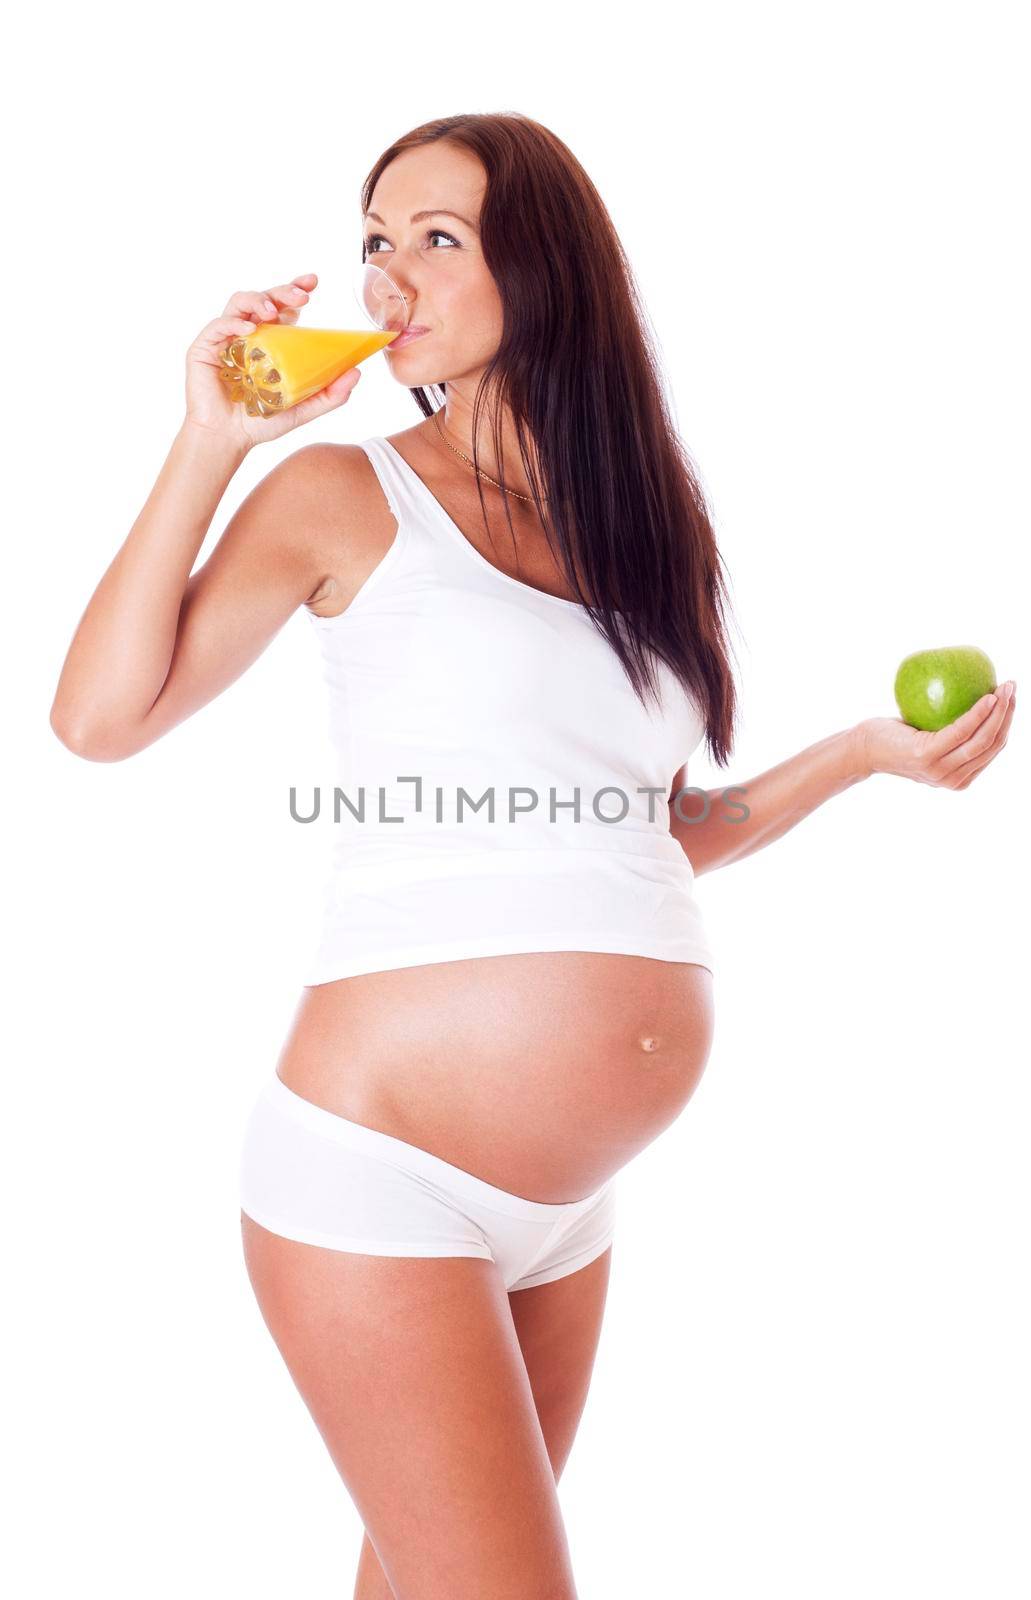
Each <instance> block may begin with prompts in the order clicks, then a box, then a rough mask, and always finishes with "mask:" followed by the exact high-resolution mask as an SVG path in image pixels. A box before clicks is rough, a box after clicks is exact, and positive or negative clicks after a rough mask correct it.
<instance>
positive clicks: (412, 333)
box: [386, 326, 430, 350]
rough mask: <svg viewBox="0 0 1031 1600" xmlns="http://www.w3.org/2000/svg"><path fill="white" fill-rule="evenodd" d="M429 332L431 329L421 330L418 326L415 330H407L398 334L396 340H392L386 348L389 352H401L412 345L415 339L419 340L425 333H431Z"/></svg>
mask: <svg viewBox="0 0 1031 1600" xmlns="http://www.w3.org/2000/svg"><path fill="white" fill-rule="evenodd" d="M429 331H430V330H429V328H420V327H418V326H415V327H414V328H406V329H405V331H404V333H400V334H398V336H397V338H396V339H391V341H390V343H389V344H388V345H387V346H386V348H387V350H400V349H402V348H403V347H404V346H405V345H407V344H411V342H412V340H413V339H419V338H421V337H422V335H423V334H424V333H429Z"/></svg>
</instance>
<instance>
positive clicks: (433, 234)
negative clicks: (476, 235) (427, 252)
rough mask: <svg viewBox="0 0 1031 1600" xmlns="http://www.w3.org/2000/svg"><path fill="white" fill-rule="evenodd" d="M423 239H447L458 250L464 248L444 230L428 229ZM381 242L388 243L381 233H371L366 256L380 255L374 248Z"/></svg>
mask: <svg viewBox="0 0 1031 1600" xmlns="http://www.w3.org/2000/svg"><path fill="white" fill-rule="evenodd" d="M423 238H424V239H446V240H447V241H448V243H449V244H453V245H454V246H455V247H456V248H457V249H459V250H460V249H461V248H462V247H461V245H460V244H459V243H458V240H457V239H455V238H454V237H453V236H452V235H451V234H450V233H445V232H444V229H443V228H427V230H426V232H425V233H424V234H423ZM380 242H382V243H383V244H386V243H387V241H386V239H384V238H383V235H382V234H381V233H370V235H369V237H368V238H367V239H366V241H365V250H366V254H368V255H378V254H379V252H378V251H377V250H375V249H374V248H373V247H374V246H375V245H376V244H377V243H380Z"/></svg>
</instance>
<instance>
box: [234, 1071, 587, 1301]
mask: <svg viewBox="0 0 1031 1600" xmlns="http://www.w3.org/2000/svg"><path fill="white" fill-rule="evenodd" d="M614 1183H615V1179H614V1178H610V1179H609V1180H608V1182H607V1183H605V1184H603V1185H602V1187H601V1188H600V1189H598V1190H596V1191H595V1193H594V1194H590V1195H586V1196H585V1197H584V1198H583V1199H581V1200H572V1201H568V1202H565V1203H558V1204H550V1203H548V1202H546V1201H541V1200H524V1199H523V1198H522V1196H521V1195H516V1194H509V1192H508V1190H507V1189H499V1188H497V1187H495V1185H494V1184H492V1183H487V1182H486V1181H485V1180H484V1179H483V1178H477V1177H475V1176H474V1175H473V1174H472V1173H471V1172H466V1171H465V1170H464V1168H462V1167H456V1166H453V1165H452V1164H451V1162H449V1161H444V1160H443V1159H442V1158H441V1157H440V1156H436V1155H433V1154H432V1152H431V1151H429V1150H423V1149H421V1148H420V1147H419V1146H418V1145H413V1144H408V1143H407V1141H406V1140H404V1139H395V1138H394V1137H393V1136H392V1135H391V1134H388V1133H381V1132H379V1130H378V1129H375V1128H367V1127H365V1126H364V1125H363V1124H362V1123H359V1122H351V1121H350V1120H349V1119H348V1118H347V1117H340V1116H337V1115H336V1113H335V1112H332V1111H326V1110H324V1109H323V1108H322V1107H321V1106H317V1105H314V1104H313V1103H312V1102H311V1101H310V1100H305V1099H304V1098H303V1097H302V1096H301V1095H298V1094H295V1093H294V1091H293V1090H292V1089H289V1088H288V1087H287V1085H286V1084H285V1083H284V1082H283V1081H282V1079H281V1078H280V1077H279V1076H278V1074H273V1076H272V1078H271V1080H270V1081H269V1082H267V1083H266V1084H265V1086H264V1087H263V1088H262V1090H261V1093H260V1094H259V1096H258V1099H257V1101H256V1102H255V1104H254V1106H253V1108H252V1110H251V1114H250V1117H249V1119H248V1122H247V1126H246V1131H245V1134H244V1140H243V1147H242V1150H241V1157H240V1204H241V1208H242V1209H243V1211H244V1212H245V1213H246V1214H247V1216H249V1217H250V1218H252V1220H253V1221H255V1222H257V1223H260V1224H261V1226H262V1227H263V1228H268V1229H269V1230H270V1232H272V1233H278V1234H281V1235H282V1236H283V1237H284V1238H286V1239H296V1240H298V1241H299V1242H300V1243H302V1244H315V1245H322V1246H323V1247H324V1248H326V1249H329V1250H345V1251H354V1252H357V1253H359V1254H362V1255H373V1256H480V1257H482V1258H483V1259H485V1260H488V1261H494V1262H496V1264H497V1266H498V1268H499V1270H500V1272H501V1274H502V1277H503V1279H504V1282H505V1287H506V1289H508V1290H509V1291H511V1290H514V1289H530V1288H534V1287H535V1286H536V1285H537V1284H541V1283H550V1282H551V1281H552V1280H553V1279H555V1278H562V1277H565V1275H566V1274H567V1273H570V1272H577V1271H579V1269H580V1268H581V1267H586V1266H587V1265H588V1264H589V1263H590V1262H592V1261H593V1260H594V1259H595V1258H596V1257H597V1256H600V1255H601V1254H602V1252H603V1251H604V1250H606V1249H607V1248H608V1246H609V1245H610V1244H611V1242H612V1235H613V1227H614V1207H615V1192H614Z"/></svg>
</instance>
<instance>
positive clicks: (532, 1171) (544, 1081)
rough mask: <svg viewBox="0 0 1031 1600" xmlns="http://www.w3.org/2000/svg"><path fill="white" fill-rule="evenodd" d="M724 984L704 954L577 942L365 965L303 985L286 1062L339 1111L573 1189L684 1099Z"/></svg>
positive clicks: (537, 1182)
mask: <svg viewBox="0 0 1031 1600" xmlns="http://www.w3.org/2000/svg"><path fill="white" fill-rule="evenodd" d="M712 985H713V980H712V974H711V973H710V972H709V970H708V969H707V968H706V967H702V966H698V965H696V964H694V963H688V962H676V961H656V960H653V959H652V958H650V957H646V956H629V955H610V954H607V953H598V952H593V951H591V952H588V951H579V950H570V951H546V952H535V953H531V954H525V955H501V956H483V957H477V958H475V959H472V960H465V961H443V962H434V963H432V964H430V965H427V966H421V967H404V968H399V969H395V970H391V971H386V972H369V973H361V974H359V975H357V976H354V977H348V978H341V979H339V980H337V981H336V982H333V983H326V984H319V985H318V986H316V987H312V988H307V989H305V990H304V992H303V995H302V998H301V1002H300V1004H299V1006H298V1009H297V1012H296V1014H295V1016H294V1019H293V1023H292V1026H291V1029H290V1033H289V1035H288V1037H287V1040H286V1042H285V1044H284V1046H283V1050H282V1052H281V1054H280V1057H279V1061H278V1063H277V1066H276V1071H277V1073H278V1075H279V1077H280V1078H281V1079H282V1080H283V1082H284V1083H285V1084H286V1085H287V1086H288V1088H290V1089H293V1090H294V1092H295V1093H296V1094H299V1095H302V1096H303V1097H304V1098H305V1099H306V1100H311V1101H312V1102H313V1103H314V1104H315V1105H319V1106H322V1107H324V1109H326V1110H327V1111H333V1112H335V1113H336V1114H337V1115H338V1116H343V1117H349V1118H350V1119H351V1121H353V1122H360V1123H363V1124H364V1125H365V1126H366V1127H370V1128H376V1129H378V1130H379V1131H380V1132H381V1133H389V1134H391V1135H393V1137H394V1138H396V1139H404V1140H406V1141H407V1142H408V1143H409V1144H414V1145H418V1146H420V1148H422V1149H423V1150H429V1151H431V1152H432V1153H433V1154H434V1155H437V1156H440V1157H441V1158H442V1159H443V1160H445V1161H450V1162H451V1163H452V1164H453V1165H454V1166H457V1167H462V1168H464V1169H465V1171H467V1172H472V1173H474V1174H475V1175H476V1176H477V1177H479V1178H483V1179H484V1180H485V1181H486V1182H488V1183H493V1184H496V1185H497V1186H498V1187H499V1188H502V1189H507V1190H509V1191H510V1193H512V1194H518V1195H522V1196H523V1197H524V1198H526V1199H529V1200H539V1201H545V1202H548V1203H564V1202H566V1201H570V1200H579V1199H582V1198H583V1197H584V1196H585V1195H588V1194H591V1193H593V1192H594V1190H596V1189H598V1188H600V1186H601V1185H602V1184H603V1183H604V1182H605V1181H606V1179H607V1178H609V1177H611V1176H612V1174H613V1173H615V1172H618V1171H619V1169H620V1168H621V1167H623V1166H625V1165H626V1163H627V1162H628V1161H629V1160H630V1159H631V1157H632V1156H634V1155H636V1154H637V1152H638V1151H639V1150H641V1149H642V1148H643V1147H644V1146H645V1145H647V1144H649V1143H650V1142H651V1140H652V1139H654V1138H655V1137H656V1135H657V1134H659V1133H661V1131H662V1130H663V1129H664V1128H665V1127H667V1126H668V1125H669V1123H670V1122H672V1121H673V1120H674V1119H675V1118H676V1116H677V1115H678V1113H679V1112H680V1111H681V1110H682V1109H683V1107H684V1106H685V1105H686V1103H687V1101H688V1100H689V1099H690V1097H691V1095H692V1093H693V1092H694V1089H695V1086H696V1084H697V1083H698V1080H699V1079H700V1077H701V1075H702V1072H703V1071H704V1068H705V1063H706V1061H707V1059H708V1056H709V1051H710V1048H711V1045H712V1038H713V1029H714V1007H713V993H712Z"/></svg>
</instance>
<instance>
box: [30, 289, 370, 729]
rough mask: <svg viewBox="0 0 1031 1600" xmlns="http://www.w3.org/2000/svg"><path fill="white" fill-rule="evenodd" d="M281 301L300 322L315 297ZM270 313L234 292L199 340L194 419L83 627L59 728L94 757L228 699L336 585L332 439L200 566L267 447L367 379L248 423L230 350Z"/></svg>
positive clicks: (280, 482)
mask: <svg viewBox="0 0 1031 1600" xmlns="http://www.w3.org/2000/svg"><path fill="white" fill-rule="evenodd" d="M310 276H311V277H312V278H313V276H314V275H310ZM298 286H299V287H298ZM269 294H270V295H272V296H274V297H275V299H276V302H277V304H278V305H279V306H282V307H283V310H282V312H281V314H280V320H282V321H286V322H289V321H291V320H296V316H297V309H296V308H297V306H298V302H299V300H300V301H301V303H303V299H306V298H307V294H308V290H307V289H306V288H304V286H303V281H302V280H295V284H287V285H283V286H282V287H281V288H280V289H279V290H270V291H269ZM302 297H303V298H302ZM266 304H267V302H266V300H265V297H264V296H262V295H259V294H257V293H254V294H251V293H250V292H241V293H239V294H237V295H234V296H233V297H232V299H231V300H230V302H229V305H228V306H227V308H226V314H224V315H223V317H222V318H220V319H217V320H216V321H215V322H212V323H209V324H208V327H207V328H206V329H205V330H204V332H203V333H202V334H201V335H199V336H198V339H197V340H196V341H195V342H194V344H193V345H192V346H191V348H190V357H189V358H188V367H187V416H186V419H185V421H184V422H183V425H182V427H181V428H180V429H179V432H178V433H177V434H176V437H175V439H174V440H173V443H172V447H171V449H170V450H169V452H168V455H167V457H166V459H165V462H164V465H163V466H162V468H161V471H160V473H159V475H158V478H157V481H156V483H155V485H154V488H153V489H152V490H151V493H150V495H149V497H148V499H147V502H146V504H145V506H144V507H143V510H142V511H141V512H140V514H139V516H138V517H137V519H136V521H135V522H134V524H133V526H132V529H131V530H130V532H129V535H128V537H127V538H126V540H125V542H124V543H123V544H122V546H121V548H120V549H119V550H118V552H117V554H116V555H115V557H114V559H113V560H112V561H111V564H110V565H109V567H108V568H107V571H106V572H105V573H104V575H103V577H102V578H101V580H100V582H99V584H98V585H97V587H96V589H95V590H94V593H93V595H92V596H91V598H90V601H89V604H88V605H87V607H86V609H85V611H84V612H83V615H82V617H81V618H80V620H79V624H78V627H77V628H76V631H75V634H74V637H73V639H72V642H71V645H70V647H69V650H68V654H67V656H66V658H65V661H64V666H63V668H62V670H61V675H60V678H59V680H58V685H57V690H56V693H55V695H54V701H53V705H52V707H51V712H50V725H51V727H52V728H53V730H54V732H55V733H56V735H57V737H58V738H59V739H60V740H61V742H62V744H65V745H66V746H67V747H68V749H70V750H72V751H74V753H75V754H76V755H80V756H83V757H85V758H86V759H87V760H89V761H122V760H124V759H125V758H126V757H127V756H130V755H133V754H135V753H136V752H137V751H139V750H142V749H145V748H146V746H147V745H149V744H152V743H153V742H154V740H155V739H158V738H160V737H161V735H162V734H163V733H167V732H168V731H169V729H170V728H173V727H174V726H175V725H176V724H177V723H179V722H182V721H183V719H184V718H186V717H188V716H190V715H191V714H192V713H193V712H194V711H197V710H198V709H199V708H200V707H201V706H203V705H205V704H207V702H208V701H209V700H212V699H213V698H214V697H215V696H216V695H218V694H220V693H221V692H222V690H223V689H225V688H227V687H228V685H229V684H231V683H232V682H234V680H235V679H236V678H238V677H239V676H240V674H241V673H242V672H244V671H245V670H246V668H247V667H248V666H250V664H251V663H252V662H253V661H254V660H255V659H256V658H257V656H259V655H260V654H261V652H262V650H263V649H264V648H265V646H266V645H267V644H268V643H269V641H270V640H271V639H272V638H273V637H274V635H275V634H276V633H277V632H278V631H279V629H280V628H281V627H282V626H283V624H284V622H286V620H287V619H288V618H289V617H290V616H291V615H292V613H293V612H294V611H296V610H297V608H298V606H300V605H302V604H303V603H304V601H305V600H307V599H309V598H310V597H311V596H312V595H313V593H314V592H315V590H316V589H318V587H319V586H320V584H321V583H322V582H323V580H324V578H325V577H326V576H327V572H326V551H327V539H326V532H327V530H326V511H325V508H326V506H327V504H328V503H329V502H330V496H331V493H332V492H334V491H335V493H336V495H337V496H339V489H340V460H341V454H342V452H341V450H340V447H339V446H334V445H331V444H330V445H327V444H311V445H308V446H306V447H305V448H303V449H301V450H298V451H295V452H294V454H293V455H290V456H287V457H286V458H285V459H284V460H283V461H280V462H279V463H278V464H277V465H276V466H275V467H274V468H273V469H272V471H271V472H269V473H268V474H267V475H266V477H264V478H263V479H262V480H261V482H260V483H258V484H257V485H256V487H255V488H254V489H252V490H251V492H250V494H249V495H248V496H247V498H246V499H245V500H244V501H243V503H242V504H241V505H240V506H239V508H238V509H237V511H236V513H235V515H234V516H233V517H232V519H231V521H230V522H229V525H228V527H227V528H226V530H225V532H224V533H223V535H222V537H221V539H220V540H219V542H218V544H217V546H216V547H215V549H214V551H213V552H212V554H211V556H210V557H209V558H208V560H207V562H206V563H205V564H204V566H202V567H201V568H200V569H199V570H198V571H197V572H195V573H194V572H193V571H192V569H193V564H194V562H195V560H196V558H197V553H198V551H199V550H200V547H201V545H202V544H203V543H204V539H205V537H206V535H207V532H208V529H209V527H210V525H211V520H212V517H213V516H214V514H215V512H216V510H217V509H218V506H219V503H220V501H221V499H222V496H223V495H224V493H225V490H226V488H227V486H228V484H229V482H230V481H231V479H232V477H233V475H234V473H235V472H236V470H237V468H238V467H239V466H240V464H241V462H242V461H243V460H244V459H245V457H246V456H247V454H248V451H249V450H250V449H251V448H252V447H253V445H254V444H255V443H258V442H261V441H262V440H264V439H269V438H276V437H279V436H280V435H281V434H282V433H285V432H287V431H289V430H290V429H291V428H293V427H296V426H298V425H300V424H301V423H303V422H305V421H308V420H310V419H311V418H312V417H314V416H318V415H321V414H322V413H323V412H325V411H326V410H329V409H331V408H332V407H333V406H337V405H340V404H342V403H343V402H344V401H345V400H346V399H347V397H348V396H349V395H350V393H351V391H352V389H353V388H354V385H355V383H356V382H357V377H358V369H357V368H354V369H352V371H351V372H349V373H347V374H345V375H344V376H343V377H342V378H340V379H337V380H336V381H335V382H334V383H333V384H331V385H330V386H329V387H328V388H327V389H324V390H322V391H321V392H320V393H319V394H318V395H313V396H312V397H311V398H310V399H309V400H306V401H303V402H302V403H301V404H299V405H297V406H295V407H293V408H292V409H291V411H288V412H285V413H280V414H279V415H278V416H274V417H268V418H250V417H246V416H245V414H243V407H242V406H239V405H234V404H233V403H232V402H231V401H230V400H229V399H228V398H227V397H226V396H225V395H224V392H223V390H222V388H221V385H220V384H219V383H218V379H217V370H218V363H219V352H220V350H221V348H222V347H223V346H224V345H225V344H226V343H227V342H228V341H229V340H230V339H231V338H236V337H239V334H240V332H241V331H244V330H250V329H252V328H253V326H254V323H253V322H250V321H247V320H245V319H246V314H247V312H248V311H249V312H250V313H251V315H252V316H254V317H255V318H256V320H257V321H270V320H272V317H271V316H270V315H269V314H268V312H267V310H264V309H263V307H264V306H265V305H266ZM291 307H293V309H291ZM337 503H338V504H339V500H337ZM191 573H192V576H191Z"/></svg>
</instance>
